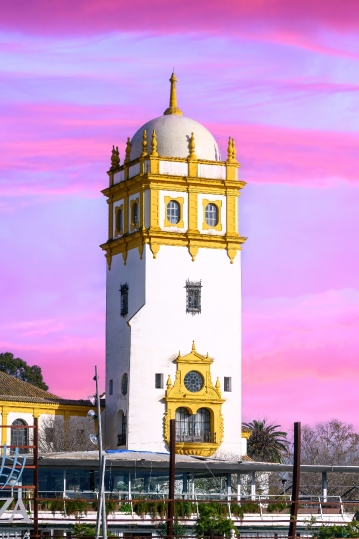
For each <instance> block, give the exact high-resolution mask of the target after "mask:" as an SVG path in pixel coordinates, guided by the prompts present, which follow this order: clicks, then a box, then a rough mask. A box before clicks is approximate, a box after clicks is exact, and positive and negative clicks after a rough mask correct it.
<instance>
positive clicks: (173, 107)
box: [163, 71, 183, 116]
mask: <svg viewBox="0 0 359 539" xmlns="http://www.w3.org/2000/svg"><path fill="white" fill-rule="evenodd" d="M176 82H177V79H176V75H175V74H174V71H173V73H172V75H171V78H170V83H171V94H170V106H169V107H168V109H166V110H165V111H164V113H163V114H177V116H183V112H182V111H181V109H179V108H178V107H177V93H176Z"/></svg>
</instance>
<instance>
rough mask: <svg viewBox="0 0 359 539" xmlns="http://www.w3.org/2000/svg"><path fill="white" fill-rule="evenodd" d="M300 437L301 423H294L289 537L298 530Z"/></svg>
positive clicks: (293, 535)
mask: <svg viewBox="0 0 359 539" xmlns="http://www.w3.org/2000/svg"><path fill="white" fill-rule="evenodd" d="M300 439H301V424H300V423H298V422H297V423H294V463H293V486H292V504H291V506H290V524H289V532H288V536H289V537H295V536H296V532H297V516H298V500H299V482H300Z"/></svg>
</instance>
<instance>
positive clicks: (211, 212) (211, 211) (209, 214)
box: [205, 203, 218, 226]
mask: <svg viewBox="0 0 359 539" xmlns="http://www.w3.org/2000/svg"><path fill="white" fill-rule="evenodd" d="M205 219H206V223H207V225H208V226H217V225H218V208H217V206H216V204H212V203H210V204H207V206H206V214H205Z"/></svg>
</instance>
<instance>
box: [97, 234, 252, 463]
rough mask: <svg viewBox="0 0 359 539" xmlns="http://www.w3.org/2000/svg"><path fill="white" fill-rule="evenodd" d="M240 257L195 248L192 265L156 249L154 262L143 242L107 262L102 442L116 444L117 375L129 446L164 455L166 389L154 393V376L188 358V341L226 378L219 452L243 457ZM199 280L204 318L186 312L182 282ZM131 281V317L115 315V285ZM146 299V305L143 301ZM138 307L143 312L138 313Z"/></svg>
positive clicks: (177, 251) (181, 255)
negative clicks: (125, 381) (124, 382)
mask: <svg viewBox="0 0 359 539" xmlns="http://www.w3.org/2000/svg"><path fill="white" fill-rule="evenodd" d="M240 268H241V266H240V253H238V254H237V256H236V258H235V259H234V264H230V260H229V258H228V256H227V253H226V251H225V250H219V249H218V250H214V249H200V250H199V252H198V255H197V257H196V261H195V262H192V260H191V257H190V255H189V253H188V250H187V248H184V247H183V248H182V247H170V246H161V248H160V250H159V252H158V255H157V259H156V260H155V259H153V256H152V253H151V252H150V250H149V246H148V245H146V246H145V249H144V253H143V260H142V261H141V260H140V258H139V254H138V250H137V249H134V250H132V251H130V252H129V253H128V259H127V264H126V266H124V264H123V259H122V256H121V255H116V256H115V257H114V258H113V262H112V268H111V270H110V271H108V276H107V277H108V280H107V391H108V383H109V380H110V379H113V381H114V382H113V384H114V395H112V396H108V398H107V399H106V427H107V432H106V434H107V443H108V445H111V446H112V447H115V446H116V443H115V438H116V435H117V434H118V433H117V432H116V425H115V421H116V414H117V411H118V410H119V409H123V410H124V411H125V412H126V411H127V407H128V398H127V397H126V398H124V397H122V396H121V391H120V387H119V385H120V381H121V377H122V374H123V372H126V371H127V372H129V371H130V373H129V395H128V397H129V411H128V448H129V449H137V450H145V449H146V450H151V451H164V450H166V447H165V444H164V441H163V416H164V412H165V404H164V401H163V398H164V395H165V388H164V389H155V373H163V374H164V381H166V380H167V375H168V374H170V375H171V378H172V380H174V377H175V372H176V365H175V364H174V363H173V360H174V359H175V357H176V356H177V354H178V351H179V350H180V351H181V353H182V354H183V355H184V354H187V353H189V352H190V351H191V344H192V341H193V340H194V341H195V343H196V349H197V351H198V352H199V353H201V354H206V353H207V352H208V354H209V356H210V357H211V358H213V359H214V363H213V364H212V367H211V371H212V376H213V380H214V381H215V380H216V378H217V376H219V378H220V382H221V386H222V390H223V378H224V376H230V377H232V392H223V397H224V398H225V399H226V402H225V403H224V405H223V408H222V412H223V415H224V423H225V435H224V442H223V443H222V445H221V449H223V450H226V451H231V452H233V453H236V454H239V453H241V447H242V440H241V273H240ZM187 279H190V280H195V281H197V280H202V285H203V288H202V313H201V314H196V315H194V316H192V315H191V314H186V291H185V288H184V287H185V283H186V280H187ZM126 281H127V282H128V283H129V316H128V317H126V319H123V318H122V317H121V316H120V314H119V313H120V294H119V292H118V290H119V287H120V284H121V283H123V282H126ZM145 302H146V303H145ZM141 307H142V308H141ZM127 321H128V325H127V324H126V322H127Z"/></svg>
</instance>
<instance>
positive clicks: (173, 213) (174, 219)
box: [167, 200, 180, 225]
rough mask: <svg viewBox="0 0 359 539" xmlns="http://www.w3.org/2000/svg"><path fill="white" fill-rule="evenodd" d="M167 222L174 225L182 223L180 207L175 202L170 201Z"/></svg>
mask: <svg viewBox="0 0 359 539" xmlns="http://www.w3.org/2000/svg"><path fill="white" fill-rule="evenodd" d="M167 221H169V222H170V223H172V224H173V225H176V224H177V223H179V221H180V205H179V204H178V202H176V201H175V200H170V201H169V203H168V204H167Z"/></svg>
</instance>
